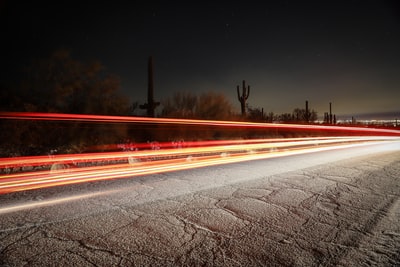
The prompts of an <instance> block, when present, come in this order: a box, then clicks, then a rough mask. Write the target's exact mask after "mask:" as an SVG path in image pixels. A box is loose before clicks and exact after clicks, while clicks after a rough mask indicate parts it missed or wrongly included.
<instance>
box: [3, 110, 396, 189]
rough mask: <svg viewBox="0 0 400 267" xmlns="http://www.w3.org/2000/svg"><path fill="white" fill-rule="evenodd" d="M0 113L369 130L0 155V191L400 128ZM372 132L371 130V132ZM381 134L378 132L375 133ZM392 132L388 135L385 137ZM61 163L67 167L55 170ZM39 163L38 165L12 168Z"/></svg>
mask: <svg viewBox="0 0 400 267" xmlns="http://www.w3.org/2000/svg"><path fill="white" fill-rule="evenodd" d="M0 118H3V119H24V120H80V121H89V122H107V123H108V122H113V123H115V122H130V123H157V124H160V123H161V124H162V123H174V124H190V125H193V126H197V125H207V126H209V125H212V126H218V127H258V128H265V129H269V128H271V127H273V128H279V129H281V128H285V129H287V128H290V129H297V130H304V129H308V130H312V129H318V130H321V129H329V130H332V129H334V130H340V131H342V132H346V131H349V132H351V133H352V134H353V135H354V133H363V135H365V134H369V135H371V136H336V137H309V138H274V139H249V140H213V141H190V142H185V146H184V147H182V148H174V147H173V145H172V144H171V142H164V143H160V147H162V149H158V150H151V149H150V145H149V144H147V143H146V144H135V147H137V148H140V150H136V151H127V152H102V153H84V154H64V155H51V156H28V157H12V158H0V173H2V174H1V175H0V194H5V193H11V192H16V191H23V190H31V189H38V188H45V187H53V186H59V185H68V184H75V183H83V182H90V181H98V180H106V179H116V178H131V177H134V176H138V175H148V174H155V173H161V172H170V171H179V170H186V169H191V168H200V167H205V166H213V165H220V164H228V163H236V162H242V161H249V160H257V159H267V158H272V157H282V156H288V155H295V154H302V153H310V152H316V151H324V150H329V149H338V148H344V147H351V146H359V145H364V144H366V143H373V142H394V141H398V140H399V138H398V137H394V136H400V131H396V130H387V129H371V128H359V127H338V126H314V125H286V124H265V123H249V122H229V121H199V120H185V119H155V118H143V117H120V116H100V115H74V114H54V113H50V114H49V113H15V112H14V113H11V112H7V113H5V112H3V113H0ZM373 135H375V136H373ZM376 135H379V136H376ZM389 136H391V137H389ZM54 164H59V166H62V167H65V166H69V167H68V168H65V169H58V170H54V169H52V168H51V166H55V165H54ZM27 166H29V167H30V169H34V167H37V169H38V170H37V171H33V170H31V171H24V172H22V171H14V172H12V171H10V170H15V169H23V167H27Z"/></svg>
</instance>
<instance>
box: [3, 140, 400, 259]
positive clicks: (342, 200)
mask: <svg viewBox="0 0 400 267" xmlns="http://www.w3.org/2000/svg"><path fill="white" fill-rule="evenodd" d="M0 265H1V266H399V265H400V145H399V143H388V144H381V145H374V146H365V147H360V148H351V149H343V150H336V151H327V152H319V153H312V154H307V155H298V156H290V157H285V158H277V159H268V160H258V161H252V162H245V163H239V164H230V165H222V166H215V167H210V168H201V169H196V170H188V171H181V172H173V173H166V174H158V175H151V176H143V177H137V178H134V179H123V180H112V181H104V182H97V183H87V184H81V185H72V186H65V187H56V188H48V189H41V190H32V191H27V192H18V193H12V194H6V195H1V196H0Z"/></svg>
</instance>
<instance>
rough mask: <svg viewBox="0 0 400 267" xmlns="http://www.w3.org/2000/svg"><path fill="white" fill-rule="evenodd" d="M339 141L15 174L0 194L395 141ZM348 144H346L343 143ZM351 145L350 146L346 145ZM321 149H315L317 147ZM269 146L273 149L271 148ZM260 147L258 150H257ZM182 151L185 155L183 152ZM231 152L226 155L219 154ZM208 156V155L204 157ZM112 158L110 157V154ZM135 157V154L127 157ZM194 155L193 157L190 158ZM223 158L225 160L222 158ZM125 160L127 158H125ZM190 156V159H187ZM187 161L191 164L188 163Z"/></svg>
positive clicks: (1, 184)
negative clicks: (366, 142)
mask: <svg viewBox="0 0 400 267" xmlns="http://www.w3.org/2000/svg"><path fill="white" fill-rule="evenodd" d="M337 139H338V138H335V139H333V140H329V139H328V140H305V141H296V142H280V143H273V144H269V143H267V144H250V145H247V144H246V145H231V146H220V147H200V148H189V149H170V150H169V151H166V153H164V151H162V153H161V154H162V155H171V154H170V153H167V152H171V151H174V152H176V153H178V154H179V153H180V155H182V156H183V155H184V156H187V157H186V158H185V157H181V158H174V159H168V158H165V157H164V158H163V159H160V160H156V161H147V162H146V161H145V162H138V163H134V164H128V163H124V164H113V165H106V166H93V167H82V168H71V169H67V170H57V171H51V172H50V171H40V172H31V173H19V174H18V173H17V174H9V175H4V176H1V177H0V178H1V179H0V193H1V194H4V193H10V192H15V191H22V190H31V189H37V188H45V187H52V186H59V185H68V184H75V183H83V182H91V181H98V180H107V179H116V178H130V177H135V176H138V175H148V174H155V173H161V172H170V171H179V170H186V169H191V168H200V167H205V166H213V165H220V164H228V163H235V162H242V161H249V160H256V159H266V158H271V157H282V156H288V155H295V154H302V153H311V152H316V151H324V150H328V149H337V148H344V147H352V146H357V145H364V144H365V143H354V142H360V141H364V142H365V141H369V143H373V142H382V141H383V140H386V142H390V141H391V140H396V139H393V138H392V139H385V138H372V137H369V138H366V137H362V138H339V140H340V142H339V144H338V140H337ZM346 142H347V143H346ZM348 142H352V143H348ZM321 144H322V145H324V146H322V147H321V146H317V145H321ZM271 145H272V146H271ZM260 147H261V149H260ZM271 147H274V148H276V147H278V148H284V149H285V150H284V151H269V150H268V151H267V152H266V151H264V150H263V149H265V148H271ZM182 150H184V151H182ZM223 152H230V153H229V154H222V153H223ZM207 153H211V154H209V155H203V154H207ZM110 154H113V153H110ZM128 154H135V153H128ZM138 154H140V155H141V156H152V157H153V156H155V155H161V154H160V151H144V152H141V153H138ZM193 155H194V157H193ZM224 155H225V156H224ZM125 156H126V154H125ZM189 156H190V158H188V157H189ZM188 159H190V160H188Z"/></svg>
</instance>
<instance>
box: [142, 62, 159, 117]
mask: <svg viewBox="0 0 400 267" xmlns="http://www.w3.org/2000/svg"><path fill="white" fill-rule="evenodd" d="M153 78H154V77H153V57H151V56H150V57H149V64H148V87H147V103H146V104H143V105H140V108H141V109H146V110H147V116H148V117H154V110H155V109H156V107H158V106H159V105H160V102H155V101H154V81H153Z"/></svg>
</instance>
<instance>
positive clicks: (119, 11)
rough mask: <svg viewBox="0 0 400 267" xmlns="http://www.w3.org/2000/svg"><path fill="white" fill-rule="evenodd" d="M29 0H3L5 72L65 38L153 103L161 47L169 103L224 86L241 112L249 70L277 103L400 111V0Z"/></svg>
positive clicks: (254, 94) (256, 96) (254, 93)
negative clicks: (151, 76) (181, 94)
mask: <svg viewBox="0 0 400 267" xmlns="http://www.w3.org/2000/svg"><path fill="white" fill-rule="evenodd" d="M23 2H24V1H1V2H0V3H1V4H0V9H1V19H2V27H3V33H2V43H3V45H5V48H3V49H2V52H1V53H2V58H3V60H2V69H3V70H4V71H2V76H1V77H2V79H6V78H7V77H11V76H12V75H11V74H10V73H11V72H12V71H14V70H15V69H18V68H19V67H20V66H22V65H23V64H27V63H28V62H29V61H30V59H31V58H38V57H47V56H49V54H50V53H51V52H52V51H54V50H56V49H58V48H61V47H63V48H67V49H69V50H70V51H71V55H72V57H73V58H75V59H77V60H82V61H89V60H99V61H100V62H102V63H103V65H105V66H106V68H107V71H108V72H110V73H113V74H116V75H118V76H119V77H120V78H121V82H122V84H121V89H122V91H123V92H124V93H126V94H127V95H129V96H130V97H131V99H132V101H139V103H141V104H142V103H144V102H146V95H147V94H146V90H147V59H148V57H149V56H150V55H152V56H153V58H154V67H155V69H154V71H155V98H156V100H157V101H162V100H163V99H166V98H167V97H168V96H171V95H172V94H173V92H176V91H192V92H195V93H200V92H206V91H217V92H223V93H225V95H226V96H227V97H228V98H229V99H230V100H231V102H232V104H233V105H234V107H235V108H237V111H238V112H239V109H240V103H239V102H238V100H237V96H236V86H237V85H241V82H242V80H246V83H247V84H249V85H250V87H251V92H250V97H249V99H248V103H249V105H250V106H252V107H260V108H261V107H262V108H264V111H265V112H271V111H272V112H274V113H284V112H292V111H293V109H294V108H296V107H300V108H303V107H304V105H305V104H304V102H305V100H308V101H309V106H310V108H312V109H315V110H316V111H317V112H318V115H319V117H323V115H324V112H326V111H328V110H329V102H332V107H333V113H336V114H337V115H338V118H339V119H340V118H342V119H346V118H347V117H348V116H350V117H351V116H352V115H354V116H357V115H359V114H371V113H390V116H389V117H393V119H394V118H395V117H397V118H400V8H399V4H400V1H384V0H381V1H378V0H377V1H370V0H360V1H355V0H346V1H340V0H334V1H255V2H251V1H232V2H231V1H212V2H207V1H186V2H184V1H180V2H176V3H175V2H174V1H127V2H125V4H118V3H124V2H122V1H108V2H107V3H103V1H96V2H92V4H82V3H79V2H77V1H65V2H64V1H54V2H53V3H47V2H41V1H25V2H26V3H25V4H24V3H23ZM82 2H84V1H82ZM4 29H5V30H4ZM371 118H373V116H372V115H371Z"/></svg>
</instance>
